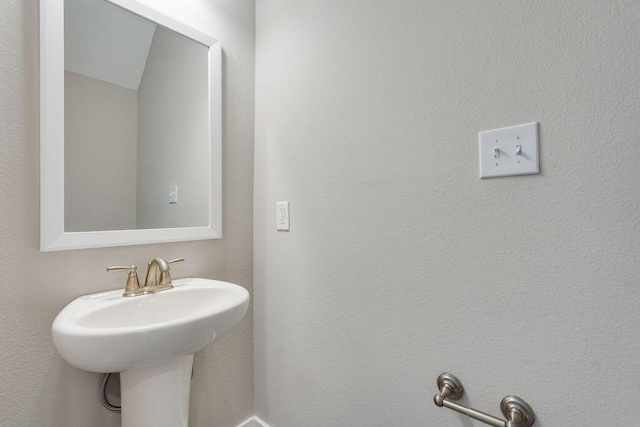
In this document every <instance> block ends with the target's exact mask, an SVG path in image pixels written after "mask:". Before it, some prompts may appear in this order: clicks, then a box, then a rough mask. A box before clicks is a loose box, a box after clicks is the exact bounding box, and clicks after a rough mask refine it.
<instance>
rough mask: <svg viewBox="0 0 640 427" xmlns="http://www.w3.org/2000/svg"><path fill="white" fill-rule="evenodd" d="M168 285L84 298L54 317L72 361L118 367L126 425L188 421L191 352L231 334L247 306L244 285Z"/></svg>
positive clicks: (59, 343)
mask: <svg viewBox="0 0 640 427" xmlns="http://www.w3.org/2000/svg"><path fill="white" fill-rule="evenodd" d="M173 286H174V287H173V289H169V290H165V291H161V292H158V293H155V294H149V295H140V296H135V297H123V296H122V290H117V291H109V292H102V293H97V294H92V295H86V296H83V297H80V298H77V299H76V300H74V301H72V302H71V303H70V304H69V305H67V306H66V307H65V308H64V309H63V310H62V311H61V312H60V314H58V316H57V317H56V319H55V320H54V322H53V326H52V328H51V329H52V336H53V342H54V343H55V346H56V348H57V349H58V352H60V355H61V356H62V357H63V358H64V359H65V360H66V361H67V362H69V363H70V364H71V365H73V366H75V367H77V368H80V369H83V370H86V371H92V372H105V373H106V372H122V375H121V400H122V425H123V426H140V425H153V426H165V425H166V426H171V427H175V426H186V425H187V419H188V416H187V415H188V406H189V405H188V402H189V385H190V380H191V368H192V363H193V353H195V352H197V351H198V350H201V349H202V348H203V347H204V346H206V345H207V344H209V343H211V342H213V341H214V340H215V339H216V338H219V337H221V336H222V335H224V334H226V333H227V332H229V331H230V330H231V329H232V328H233V327H234V326H236V325H237V324H238V322H240V320H241V319H242V317H243V316H244V314H245V312H246V311H247V307H248V306H249V293H248V292H247V290H246V289H244V288H242V287H240V286H238V285H234V284H232V283H227V282H221V281H217V280H207V279H177V280H174V281H173Z"/></svg>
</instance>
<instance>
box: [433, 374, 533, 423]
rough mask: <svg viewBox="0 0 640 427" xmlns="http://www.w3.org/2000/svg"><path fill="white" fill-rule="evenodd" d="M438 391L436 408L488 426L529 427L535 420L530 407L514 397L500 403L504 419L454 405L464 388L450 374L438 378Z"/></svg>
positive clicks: (435, 399) (435, 398) (434, 398)
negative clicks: (464, 416)
mask: <svg viewBox="0 0 640 427" xmlns="http://www.w3.org/2000/svg"><path fill="white" fill-rule="evenodd" d="M438 390H440V394H436V395H435V396H434V397H433V401H434V403H435V404H436V406H438V407H440V408H442V407H443V406H444V407H445V408H449V409H453V410H454V411H456V412H459V413H461V414H464V415H466V416H468V417H470V418H473V419H475V420H478V421H481V422H483V423H485V424H489V425H490V426H494V427H531V426H532V425H533V423H534V422H535V420H536V417H535V414H534V413H533V409H531V406H529V405H528V404H527V402H525V401H524V400H522V399H520V398H519V397H516V396H507V397H505V398H504V399H502V402H500V411H502V415H503V416H504V417H505V418H506V420H503V419H501V418H496V417H494V416H493V415H489V414H485V413H484V412H482V411H478V410H477V409H473V408H468V407H466V406H463V405H460V404H458V403H455V402H454V401H456V400H459V399H460V398H461V397H462V395H463V394H464V388H463V387H462V383H461V382H460V380H459V379H457V378H456V377H454V376H453V375H451V374H441V375H440V376H439V377H438Z"/></svg>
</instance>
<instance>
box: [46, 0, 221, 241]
mask: <svg viewBox="0 0 640 427" xmlns="http://www.w3.org/2000/svg"><path fill="white" fill-rule="evenodd" d="M105 1H107V2H109V3H111V4H113V5H115V6H118V7H121V8H123V9H125V10H128V11H130V12H132V13H134V14H136V15H139V16H141V17H143V18H145V19H148V20H150V21H153V22H155V23H156V24H158V25H160V26H162V27H165V28H167V29H169V30H172V31H174V32H176V33H178V34H181V35H183V36H185V37H187V38H190V39H192V40H194V41H196V42H198V43H200V44H203V45H205V46H208V47H209V110H210V114H209V125H210V126H209V134H210V141H211V149H210V155H211V168H210V171H209V178H210V188H211V194H210V206H209V217H208V218H209V225H208V226H205V227H185V228H157V229H136V230H108V231H87V232H65V231H64V0H40V250H41V251H42V252H47V251H59V250H70V249H83V248H99V247H109V246H127V245H141V244H151V243H163V242H179V241H189V240H204V239H219V238H221V237H222V48H221V46H220V42H219V40H217V39H216V38H214V37H211V36H209V35H207V34H205V33H202V32H200V31H198V30H196V29H194V28H193V27H191V26H189V25H187V24H185V23H183V22H180V21H178V20H176V19H174V18H171V17H169V16H167V15H165V14H164V13H162V12H160V11H158V10H156V9H154V8H153V7H151V6H149V5H146V4H143V3H140V2H138V1H137V0H105Z"/></svg>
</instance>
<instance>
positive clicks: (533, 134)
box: [479, 122, 540, 178]
mask: <svg viewBox="0 0 640 427" xmlns="http://www.w3.org/2000/svg"><path fill="white" fill-rule="evenodd" d="M479 151H480V178H493V177H498V176H511V175H531V174H536V173H540V162H539V161H538V122H534V123H527V124H525V125H518V126H512V127H508V128H502V129H494V130H488V131H484V132H480V150H479ZM518 152H519V153H520V154H517V153H518Z"/></svg>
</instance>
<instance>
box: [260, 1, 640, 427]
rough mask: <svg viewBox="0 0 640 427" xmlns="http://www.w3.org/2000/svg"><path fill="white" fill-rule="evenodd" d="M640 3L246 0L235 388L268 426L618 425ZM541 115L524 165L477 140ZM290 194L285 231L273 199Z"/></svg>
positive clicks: (631, 339) (632, 313)
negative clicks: (245, 158) (248, 262)
mask: <svg viewBox="0 0 640 427" xmlns="http://www.w3.org/2000/svg"><path fill="white" fill-rule="evenodd" d="M639 24H640V3H638V2H637V1H633V0H613V1H606V2H603V1H595V0H565V1H555V0H544V1H535V2H531V1H528V0H496V1H491V2H486V1H467V0H435V1H423V0H399V1H393V2H392V1H383V0H372V1H366V2H364V1H356V0H327V1H304V2H301V1H299V0H261V1H259V2H257V27H256V28H257V30H256V34H257V36H256V40H257V42H256V76H257V79H256V151H255V163H256V166H255V199H254V209H255V210H254V212H255V234H254V241H255V246H254V254H255V260H254V275H255V312H254V316H255V324H254V328H255V346H254V348H255V361H256V362H255V369H256V373H255V387H256V393H255V395H256V412H257V415H258V416H260V417H261V418H263V419H264V420H265V421H267V422H268V423H270V424H271V425H272V427H300V426H305V427H307V426H319V427H320V426H365V425H366V426H399V427H406V426H458V425H460V426H465V427H467V426H471V425H474V426H476V425H477V426H480V425H483V424H480V423H476V422H471V421H470V420H468V419H465V418H464V417H461V416H458V415H456V414H455V413H453V412H451V411H449V410H446V409H438V408H436V407H435V406H434V405H433V403H432V400H431V398H432V396H433V395H434V394H435V392H436V386H435V380H436V377H437V376H438V374H440V373H441V372H443V371H449V372H451V373H454V374H456V375H458V376H459V378H460V379H461V380H462V381H463V383H464V385H465V387H466V389H467V392H468V394H467V398H466V399H465V400H464V401H463V403H465V404H470V405H472V406H474V407H477V408H479V409H482V410H485V411H488V412H490V413H494V414H496V415H497V414H499V410H498V404H499V402H500V400H501V399H502V397H504V396H505V395H507V394H510V393H513V394H516V395H520V396H521V397H523V398H525V399H526V400H527V401H528V402H529V403H530V404H531V405H532V406H533V408H534V409H535V410H536V412H537V414H538V422H537V423H536V426H539V427H553V426H585V427H586V426H589V427H599V426H607V425H613V424H616V425H638V424H640V406H639V405H638V404H637V402H638V401H639V400H640V358H638V353H639V351H640V328H638V324H639V323H640V304H639V303H640V290H639V288H638V284H639V283H638V280H639V277H640V262H639V256H640V195H639V193H638V183H639V182H640V168H638V160H639V159H640V143H638V135H639V134H640V99H639V98H640V49H638V46H640V30H639V28H640V25H639ZM536 120H539V121H540V132H541V159H542V160H541V167H542V174H541V175H536V176H528V177H516V178H502V179H493V180H480V179H479V178H478V150H477V134H478V132H479V131H482V130H488V129H493V128H497V127H503V126H509V125H515V124H519V123H527V122H531V121H536ZM281 200H289V201H290V202H291V232H290V233H288V234H287V233H277V232H276V230H275V203H276V201H281Z"/></svg>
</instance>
